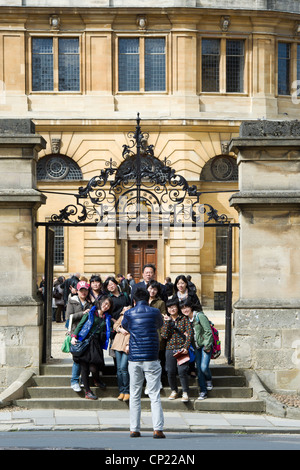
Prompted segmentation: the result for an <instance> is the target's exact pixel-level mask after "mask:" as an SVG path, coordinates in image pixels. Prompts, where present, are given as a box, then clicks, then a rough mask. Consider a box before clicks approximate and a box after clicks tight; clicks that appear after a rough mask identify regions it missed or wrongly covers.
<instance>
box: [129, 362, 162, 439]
mask: <svg viewBox="0 0 300 470" xmlns="http://www.w3.org/2000/svg"><path fill="white" fill-rule="evenodd" d="M128 364H129V365H128V369H129V376H130V402H129V406H130V431H132V432H139V431H140V423H141V394H142V388H143V383H144V378H146V381H147V388H148V392H149V398H150V400H151V413H152V425H153V430H154V431H162V430H163V426H164V414H163V409H162V406H161V400H160V379H161V365H160V362H159V360H157V361H142V362H133V361H129V363H128Z"/></svg>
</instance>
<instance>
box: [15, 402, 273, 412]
mask: <svg viewBox="0 0 300 470" xmlns="http://www.w3.org/2000/svg"><path fill="white" fill-rule="evenodd" d="M16 405H18V406H23V407H27V408H31V409H54V408H55V409H64V410H71V409H74V410H79V409H93V410H97V409H99V410H116V409H120V410H121V409H122V410H124V409H128V408H129V404H128V403H124V402H122V401H119V400H116V399H111V398H102V399H98V400H86V399H85V398H82V399H79V398H77V399H58V400H57V399H47V398H46V399H40V400H33V399H29V400H26V399H22V400H16ZM162 406H163V409H164V411H199V412H203V411H211V412H221V413H222V412H238V413H242V412H243V413H262V412H264V411H265V407H264V402H262V401H257V400H251V399H240V400H234V399H232V400H230V399H206V400H201V401H200V400H193V399H191V400H190V401H189V402H188V403H183V402H181V400H180V398H179V399H177V400H168V399H167V398H165V399H162ZM141 408H142V410H143V411H151V405H150V400H149V399H148V398H145V399H142V400H141Z"/></svg>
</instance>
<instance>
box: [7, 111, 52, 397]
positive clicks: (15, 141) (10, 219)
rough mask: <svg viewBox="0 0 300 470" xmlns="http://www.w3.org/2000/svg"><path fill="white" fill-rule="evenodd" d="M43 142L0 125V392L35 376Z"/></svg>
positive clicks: (28, 130)
mask: <svg viewBox="0 0 300 470" xmlns="http://www.w3.org/2000/svg"><path fill="white" fill-rule="evenodd" d="M44 146H45V141H44V139H43V138H42V137H41V136H39V135H36V134H35V129H34V125H33V123H32V121H30V120H27V119H26V120H21V119H5V120H4V119H3V120H0V175H1V178H0V264H1V268H0V286H1V290H0V387H4V388H5V387H7V386H9V385H10V384H12V383H13V382H14V381H16V380H17V379H18V377H19V376H20V375H21V373H23V372H24V371H26V370H29V369H30V370H31V371H34V372H38V371H39V365H40V362H41V351H42V348H41V344H42V321H43V320H42V302H41V301H39V300H38V298H37V297H36V292H37V284H36V282H37V278H36V237H35V231H36V229H35V226H34V223H35V221H36V211H37V209H38V208H39V207H40V205H41V204H43V203H45V199H46V198H45V196H44V195H42V194H41V193H40V192H39V191H37V190H36V160H37V152H38V151H39V150H41V149H42V148H44Z"/></svg>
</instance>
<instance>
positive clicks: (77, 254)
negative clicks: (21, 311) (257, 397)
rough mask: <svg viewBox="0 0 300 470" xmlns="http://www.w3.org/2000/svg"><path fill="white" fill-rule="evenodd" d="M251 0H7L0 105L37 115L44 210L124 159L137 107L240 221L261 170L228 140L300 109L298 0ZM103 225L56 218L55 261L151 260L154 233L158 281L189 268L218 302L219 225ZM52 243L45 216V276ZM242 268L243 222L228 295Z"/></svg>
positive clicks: (222, 282)
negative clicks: (185, 230) (155, 231)
mask: <svg viewBox="0 0 300 470" xmlns="http://www.w3.org/2000/svg"><path fill="white" fill-rule="evenodd" d="M251 3H252V5H250V6H249V2H246V1H237V0H227V1H224V2H223V3H222V8H220V5H219V3H218V2H216V1H210V0H203V1H199V0H188V1H182V0H167V1H166V2H164V5H163V7H161V8H160V7H153V2H150V1H148V0H143V1H141V2H139V6H138V7H137V6H136V2H133V1H132V0H112V1H108V0H87V1H86V2H84V6H82V2H79V1H78V0H61V1H59V2H58V1H57V2H56V1H54V2H53V1H51V2H50V1H47V0H25V1H24V0H22V1H21V0H6V1H5V2H4V1H3V2H1V1H0V13H1V15H0V62H1V64H2V67H1V68H0V91H1V94H0V118H2V119H8V118H24V119H31V120H32V121H33V122H34V124H35V130H36V132H37V133H38V134H39V135H40V136H41V137H42V138H43V139H44V141H45V142H46V146H45V148H43V149H41V150H40V151H39V153H38V163H37V187H38V189H39V190H40V191H41V192H45V194H46V196H47V202H46V204H43V205H42V206H41V207H40V208H39V209H38V212H37V220H39V221H41V222H43V221H47V220H49V218H50V217H51V215H52V214H53V213H57V212H58V211H59V209H61V208H63V207H64V206H66V205H67V204H69V203H71V202H72V201H73V197H72V196H70V195H69V194H70V193H71V194H72V193H76V192H77V190H78V188H79V187H80V186H84V185H85V184H86V183H87V182H88V180H89V179H90V178H91V177H93V176H94V175H95V174H97V173H98V172H99V171H100V170H101V169H102V168H104V167H105V164H106V162H107V161H109V160H110V159H112V160H113V161H114V162H115V163H116V165H118V166H119V165H120V164H121V163H122V161H123V159H122V149H123V145H124V144H128V143H129V138H128V132H129V131H131V130H133V129H134V127H135V118H136V114H137V112H139V113H140V115H141V118H142V123H141V125H142V128H143V131H145V132H148V133H149V141H148V143H149V144H150V145H153V146H154V153H155V156H156V157H158V158H159V159H161V160H163V159H164V158H166V159H167V160H168V161H169V162H170V165H171V166H172V167H173V168H174V169H175V170H176V172H177V173H180V174H182V175H183V176H184V177H185V178H186V179H187V180H188V182H189V183H190V184H191V185H192V184H193V185H196V187H197V189H198V190H199V191H203V195H202V196H201V202H202V203H210V204H211V205H212V206H213V207H215V208H216V209H217V210H218V211H219V213H225V214H226V215H228V216H229V218H230V220H231V221H232V222H238V220H239V214H238V211H237V205H231V204H230V203H229V198H230V196H231V195H233V194H234V193H235V192H236V191H237V190H238V189H239V184H240V185H244V184H247V183H248V182H249V184H250V181H252V179H254V180H255V179H256V177H257V174H256V173H253V174H250V175H249V174H248V173H247V172H245V171H243V172H242V173H241V175H238V173H239V170H240V168H241V165H240V164H239V165H237V162H239V161H238V160H237V155H238V153H239V151H238V149H237V147H235V146H230V145H229V143H230V142H231V141H232V139H235V138H238V136H239V131H240V126H241V124H242V123H243V122H244V121H247V120H257V119H262V120H263V119H268V120H279V121H281V120H282V121H289V120H293V119H297V117H298V115H299V103H298V97H297V80H299V79H300V7H299V4H298V2H295V1H285V2H283V1H280V0H279V1H269V0H257V1H255V2H251ZM245 168H246V166H245ZM238 178H239V179H240V181H239V180H238ZM241 178H243V180H241ZM51 192H52V194H51ZM56 193H59V194H56ZM61 193H64V194H61ZM98 235H99V234H97V233H96V231H95V230H94V229H93V228H90V227H81V228H80V227H78V228H76V229H74V228H71V227H68V228H67V227H66V228H64V229H63V230H61V231H58V232H57V233H56V265H55V274H56V275H60V274H63V275H67V274H68V273H72V272H80V273H81V274H84V275H86V276H87V277H89V276H90V275H91V274H93V273H100V274H101V276H102V277H104V278H105V276H106V275H107V274H112V273H115V274H117V273H118V272H122V273H123V274H126V272H128V271H130V270H131V266H132V265H131V264H130V262H131V261H130V260H131V256H134V255H132V251H131V250H133V251H134V250H137V251H138V252H139V253H141V252H142V253H143V256H144V258H143V259H147V257H146V255H147V253H145V249H146V248H147V247H146V248H145V242H146V243H147V242H149V245H151V246H152V249H153V250H154V252H152V253H151V254H152V255H153V256H154V258H153V259H154V260H155V262H156V264H157V270H158V272H157V277H158V279H159V280H160V281H163V280H164V278H165V276H171V278H172V279H173V280H174V279H175V277H176V276H177V275H178V274H182V273H183V274H191V275H192V280H193V281H194V282H195V284H196V285H197V288H198V292H199V294H200V296H201V300H202V303H203V305H204V306H205V307H206V308H222V305H223V304H222V302H224V293H225V291H226V262H225V256H224V254H225V252H226V237H225V236H224V232H222V230H217V229H215V228H209V229H205V233H204V240H203V244H202V243H200V244H199V245H198V246H196V247H195V246H194V247H193V248H187V243H186V239H184V238H182V237H180V238H176V237H175V236H174V237H171V236H170V237H163V236H162V234H159V236H156V237H155V239H154V240H153V239H152V238H151V237H150V236H147V234H146V236H145V237H143V238H141V237H138V236H135V237H134V236H133V237H128V239H122V240H120V239H118V235H117V234H116V235H115V236H114V237H111V238H110V239H106V240H100V242H101V243H99V236H98ZM44 251H45V247H44V232H43V229H42V228H39V229H38V231H37V274H38V276H39V277H40V276H41V275H42V274H43V272H44ZM146 251H147V250H146ZM151 259H152V258H151ZM139 263H140V265H142V261H141V260H140V261H139ZM239 270H240V265H239V232H238V230H235V231H234V250H233V301H237V300H238V299H239V298H240V291H239ZM139 275H140V272H137V276H139ZM274 387H276V386H275V385H274Z"/></svg>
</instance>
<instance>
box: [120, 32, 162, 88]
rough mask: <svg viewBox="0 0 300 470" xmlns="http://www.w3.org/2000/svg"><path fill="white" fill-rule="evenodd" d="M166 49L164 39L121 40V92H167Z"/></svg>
mask: <svg viewBox="0 0 300 470" xmlns="http://www.w3.org/2000/svg"><path fill="white" fill-rule="evenodd" d="M165 47H166V46H165V39H164V38H119V52H118V67H119V69H118V70H119V91H152V92H155V91H165V89H166V50H165ZM141 67H142V70H144V84H143V82H142V77H141V74H140V70H141Z"/></svg>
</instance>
